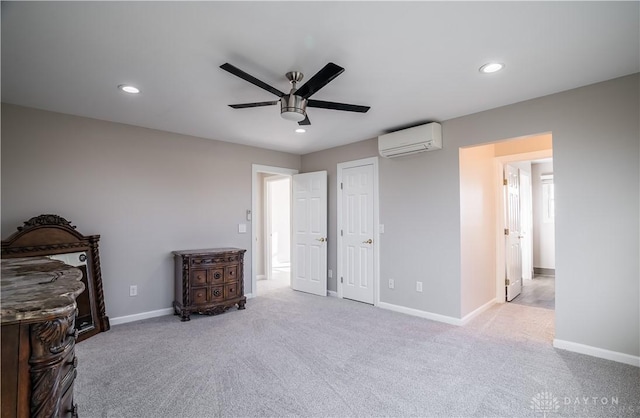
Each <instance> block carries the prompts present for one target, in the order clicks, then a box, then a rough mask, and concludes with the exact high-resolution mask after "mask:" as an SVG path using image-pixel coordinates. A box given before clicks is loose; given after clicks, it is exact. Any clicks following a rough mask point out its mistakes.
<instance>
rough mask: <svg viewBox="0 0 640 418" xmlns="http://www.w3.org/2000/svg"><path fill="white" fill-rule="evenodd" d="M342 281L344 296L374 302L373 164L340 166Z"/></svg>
mask: <svg viewBox="0 0 640 418" xmlns="http://www.w3.org/2000/svg"><path fill="white" fill-rule="evenodd" d="M339 170H340V173H341V184H340V190H338V193H339V194H340V197H341V199H340V205H341V207H340V208H339V210H340V211H341V225H340V237H339V239H340V244H341V245H340V246H339V247H340V248H339V251H340V257H339V262H340V263H341V269H340V277H339V280H340V283H339V285H338V286H341V287H342V292H341V293H342V297H343V298H347V299H353V300H357V301H360V302H365V303H370V304H373V303H374V292H375V288H374V276H375V270H374V268H375V251H374V250H375V246H376V245H378V243H377V242H376V241H375V231H374V229H375V228H374V226H375V222H374V165H373V164H365V165H358V166H352V167H340V168H339Z"/></svg>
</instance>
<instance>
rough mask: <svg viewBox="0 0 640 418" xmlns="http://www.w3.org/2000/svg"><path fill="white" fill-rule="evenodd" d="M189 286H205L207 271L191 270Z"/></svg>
mask: <svg viewBox="0 0 640 418" xmlns="http://www.w3.org/2000/svg"><path fill="white" fill-rule="evenodd" d="M190 275H191V286H194V287H197V286H206V284H207V270H204V269H202V270H201V269H197V270H191V273H190Z"/></svg>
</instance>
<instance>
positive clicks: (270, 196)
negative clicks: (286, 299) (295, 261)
mask: <svg viewBox="0 0 640 418" xmlns="http://www.w3.org/2000/svg"><path fill="white" fill-rule="evenodd" d="M263 190H264V218H263V219H264V222H263V225H264V250H265V253H264V273H265V274H264V275H262V278H261V279H262V280H261V279H260V278H259V279H258V292H259V293H264V292H266V291H271V290H275V289H280V288H282V287H290V286H291V177H290V176H283V175H269V176H266V177H265V178H264V189H263Z"/></svg>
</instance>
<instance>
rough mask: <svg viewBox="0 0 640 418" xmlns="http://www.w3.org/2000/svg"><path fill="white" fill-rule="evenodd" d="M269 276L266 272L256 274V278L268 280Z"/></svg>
mask: <svg viewBox="0 0 640 418" xmlns="http://www.w3.org/2000/svg"><path fill="white" fill-rule="evenodd" d="M266 279H267V276H266V275H264V274H258V275H256V280H266Z"/></svg>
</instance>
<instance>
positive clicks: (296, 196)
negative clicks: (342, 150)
mask: <svg viewBox="0 0 640 418" xmlns="http://www.w3.org/2000/svg"><path fill="white" fill-rule="evenodd" d="M292 181H293V183H292V184H293V187H292V193H293V196H292V218H293V219H292V220H293V222H292V225H293V237H292V260H291V261H292V262H291V276H292V283H291V284H292V287H293V290H299V291H301V292H307V293H313V294H314V295H319V296H327V172H326V171H318V172H314V173H303V174H296V175H294V176H293V177H292Z"/></svg>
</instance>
